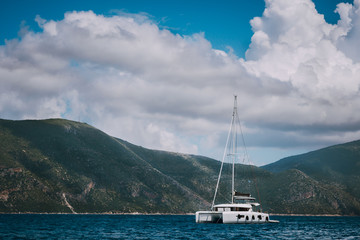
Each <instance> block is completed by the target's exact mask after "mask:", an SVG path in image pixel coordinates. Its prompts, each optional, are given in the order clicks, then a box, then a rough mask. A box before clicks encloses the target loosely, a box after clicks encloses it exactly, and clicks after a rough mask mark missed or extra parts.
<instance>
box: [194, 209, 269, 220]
mask: <svg viewBox="0 0 360 240" xmlns="http://www.w3.org/2000/svg"><path fill="white" fill-rule="evenodd" d="M195 218H196V222H197V223H270V222H273V221H271V220H269V214H267V213H260V212H244V211H233V212H215V211H198V212H196V215H195Z"/></svg>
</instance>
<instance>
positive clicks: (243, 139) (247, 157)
mask: <svg viewBox="0 0 360 240" xmlns="http://www.w3.org/2000/svg"><path fill="white" fill-rule="evenodd" d="M237 121H238V124H239V127H240V133H241V138H242V141H243V144H244V153H245V158H246V159H247V160H248V164H249V167H250V173H251V176H252V178H253V179H254V182H255V189H256V192H257V198H258V199H259V203H260V206H262V205H261V198H260V191H259V188H258V184H257V179H256V176H255V173H254V169H253V167H252V166H251V165H250V157H249V154H248V151H247V147H246V144H245V138H244V134H243V131H242V128H241V123H240V118H239V116H237ZM245 158H244V161H243V162H245ZM261 210H262V207H261Z"/></svg>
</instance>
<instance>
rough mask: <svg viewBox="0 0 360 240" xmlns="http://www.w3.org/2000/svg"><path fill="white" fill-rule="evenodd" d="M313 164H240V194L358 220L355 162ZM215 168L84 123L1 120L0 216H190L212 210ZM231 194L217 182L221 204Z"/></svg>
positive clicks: (274, 208) (281, 207)
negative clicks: (116, 214)
mask: <svg viewBox="0 0 360 240" xmlns="http://www.w3.org/2000/svg"><path fill="white" fill-rule="evenodd" d="M354 146H355V145H354ZM357 146H359V145H357ZM346 149H347V150H346ZM319 151H322V150H319ZM343 151H344V152H343V154H344V155H346V154H348V155H351V154H352V153H349V151H350V152H354V154H356V152H357V154H358V155H357V156H359V150H358V149H357V150H354V148H351V147H350V148H344V149H343ZM348 155H346V156H348ZM331 156H335V154H334V153H332V154H331ZM351 156H352V155H351ZM354 159H355V158H354ZM358 159H359V158H358ZM314 161H315V160H309V162H308V163H307V161H305V160H299V161H295V160H294V161H290V162H292V163H294V164H295V165H291V164H289V162H288V161H284V160H281V161H279V162H277V163H274V165H268V166H264V167H263V168H258V167H254V166H244V165H237V166H236V172H237V173H239V174H240V177H239V178H237V187H238V188H239V189H238V190H240V191H250V192H251V193H252V194H253V195H254V196H255V197H258V199H259V200H261V203H262V205H263V209H264V210H265V211H270V212H275V213H307V214H347V215H360V204H359V199H360V197H359V194H358V191H359V189H358V186H357V185H359V184H356V183H359V171H357V172H356V170H354V169H355V167H357V168H359V160H357V162H356V160H353V161H349V163H344V162H343V165H344V166H343V167H342V168H341V169H339V166H338V165H332V164H327V162H326V161H325V160H318V161H317V162H314ZM324 161H325V162H324ZM333 162H334V164H335V162H336V160H335V158H334V161H333ZM305 163H306V164H305ZM347 164H353V165H351V166H350V167H347ZM303 165H304V167H302V166H303ZM328 165H329V166H328ZM298 166H300V167H298ZM340 166H342V165H341V164H340ZM228 167H229V165H227V164H225V167H224V169H225V170H226V169H227V168H228ZM306 167H307V168H308V170H307V169H306ZM314 167H315V168H314ZM219 168H220V162H218V161H216V160H213V159H210V158H206V157H202V156H194V155H187V154H180V153H171V152H165V151H157V150H150V149H146V148H143V147H140V146H136V145H133V144H131V143H128V142H126V141H124V140H121V139H117V138H114V137H111V136H109V135H107V134H105V133H103V132H102V131H100V130H98V129H96V128H94V127H92V126H90V125H87V124H85V123H79V122H74V121H68V120H63V119H49V120H26V121H11V120H0V176H1V181H0V212H79V213H80V212H89V213H93V212H97V213H104V212H118V213H134V212H139V213H157V212H159V213H189V212H195V211H197V210H200V209H207V208H209V207H210V202H211V201H212V197H213V193H214V187H215V184H216V180H217V175H218V171H219ZM316 169H318V170H316ZM328 169H330V170H331V171H330V170H328ZM329 171H330V172H331V174H330V175H329ZM230 174H231V172H230V171H225V172H224V174H223V176H224V179H225V180H226V179H227V180H230ZM254 177H255V178H256V179H255V178H254ZM336 179H338V180H336ZM255 180H256V181H255ZM254 185H258V187H259V190H260V191H259V192H260V196H258V193H257V191H256V189H255V188H254ZM229 195H230V192H229V189H228V184H225V182H224V181H222V182H221V186H220V194H219V197H218V200H219V201H224V200H227V199H229V198H230V196H229Z"/></svg>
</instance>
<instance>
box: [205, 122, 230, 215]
mask: <svg viewBox="0 0 360 240" xmlns="http://www.w3.org/2000/svg"><path fill="white" fill-rule="evenodd" d="M233 121H234V117H232V118H231V125H230V129H229V133H228V136H227V140H226V144H225V150H224V154H223V157H222V161H221V167H220V173H219V176H218V180H217V183H216V188H215V194H214V199H213V201H212V204H211V210H213V208H214V204H215V199H216V194H217V191H218V188H219V183H220V178H221V172H222V169H223V166H224V161H225V158H226V152H227V151H226V149H227V147H228V143H229V138H230V133H231V129H232V123H233Z"/></svg>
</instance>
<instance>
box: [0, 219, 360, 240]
mask: <svg viewBox="0 0 360 240" xmlns="http://www.w3.org/2000/svg"><path fill="white" fill-rule="evenodd" d="M271 219H274V220H279V221H280V223H264V224H197V223H195V216H193V215H112V214H108V215H106V214H103V215H102V214H94V215H93V214H0V239H360V217H334V216H331V217H330V216H326V217H325V216H321V217H319V216H316V217H315V216H311V217H310V216H272V217H271Z"/></svg>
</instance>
